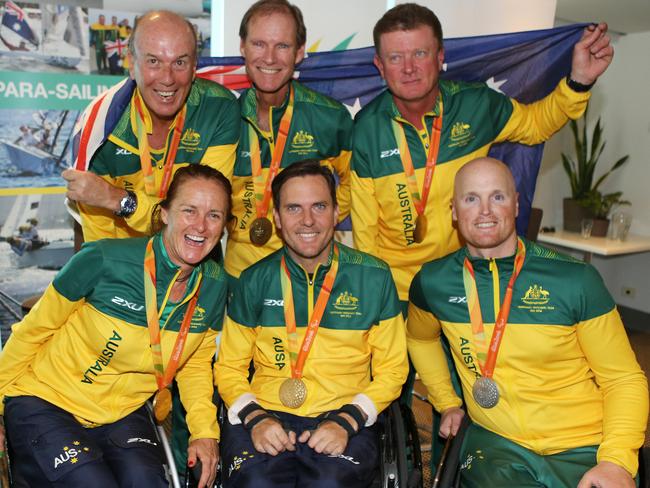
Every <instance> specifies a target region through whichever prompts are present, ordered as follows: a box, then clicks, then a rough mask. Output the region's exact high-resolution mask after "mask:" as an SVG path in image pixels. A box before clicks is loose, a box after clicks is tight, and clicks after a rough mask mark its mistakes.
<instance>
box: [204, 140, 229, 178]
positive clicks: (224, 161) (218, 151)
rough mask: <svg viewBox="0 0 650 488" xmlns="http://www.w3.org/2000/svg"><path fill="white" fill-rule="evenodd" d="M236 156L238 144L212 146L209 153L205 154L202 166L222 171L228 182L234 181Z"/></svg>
mask: <svg viewBox="0 0 650 488" xmlns="http://www.w3.org/2000/svg"><path fill="white" fill-rule="evenodd" d="M236 156H237V144H224V145H221V146H211V147H209V148H208V149H207V151H205V154H204V155H203V157H202V158H201V164H204V165H206V166H210V167H211V168H214V169H216V170H218V171H220V172H221V173H222V174H223V175H224V176H225V177H226V178H228V181H232V173H233V170H234V168H235V157H236Z"/></svg>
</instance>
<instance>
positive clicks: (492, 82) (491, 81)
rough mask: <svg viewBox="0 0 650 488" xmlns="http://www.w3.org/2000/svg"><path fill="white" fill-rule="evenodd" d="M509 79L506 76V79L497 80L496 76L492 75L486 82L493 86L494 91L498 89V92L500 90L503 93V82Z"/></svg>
mask: <svg viewBox="0 0 650 488" xmlns="http://www.w3.org/2000/svg"><path fill="white" fill-rule="evenodd" d="M507 81H508V79H507V78H506V79H505V80H500V81H496V80H495V79H494V76H492V77H490V79H489V80H485V84H486V85H487V86H488V87H490V88H492V89H493V90H494V91H497V92H499V93H503V92H502V91H501V85H503V84H504V83H506V82H507Z"/></svg>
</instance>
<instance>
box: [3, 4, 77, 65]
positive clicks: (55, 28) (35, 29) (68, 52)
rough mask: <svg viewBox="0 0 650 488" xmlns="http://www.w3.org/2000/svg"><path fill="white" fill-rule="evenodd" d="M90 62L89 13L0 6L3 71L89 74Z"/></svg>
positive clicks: (68, 8)
mask: <svg viewBox="0 0 650 488" xmlns="http://www.w3.org/2000/svg"><path fill="white" fill-rule="evenodd" d="M88 60H89V41H88V12H87V9H84V8H81V7H76V6H66V5H55V4H36V3H25V2H13V1H10V0H7V1H5V2H0V69H2V70H11V71H30V72H39V73H43V72H58V73H66V72H75V73H88V70H89V64H88Z"/></svg>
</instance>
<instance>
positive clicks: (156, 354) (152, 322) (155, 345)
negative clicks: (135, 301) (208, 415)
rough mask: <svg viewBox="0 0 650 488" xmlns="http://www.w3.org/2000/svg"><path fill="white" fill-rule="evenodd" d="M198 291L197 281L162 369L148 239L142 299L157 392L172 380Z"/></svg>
mask: <svg viewBox="0 0 650 488" xmlns="http://www.w3.org/2000/svg"><path fill="white" fill-rule="evenodd" d="M179 273H180V271H179ZM200 289H201V282H200V281H199V285H198V287H197V289H196V293H194V296H193V297H192V299H191V300H190V303H189V305H188V306H187V309H186V310H185V316H184V317H183V322H182V324H181V329H180V331H179V332H178V336H177V337H176V342H175V343H174V348H173V349H172V353H171V355H170V357H169V363H168V364H167V369H163V359H162V349H161V347H160V322H159V318H158V303H157V300H156V260H155V257H154V253H153V237H152V238H151V239H149V242H148V243H147V250H146V251H145V254H144V297H145V306H146V311H147V327H148V329H149V341H150V344H151V354H152V356H153V367H154V372H155V374H156V383H158V390H163V389H164V388H166V387H167V385H169V384H170V383H171V382H172V380H173V379H174V375H175V374H176V370H177V369H178V363H179V361H180V359H181V354H182V352H183V348H184V347H185V342H186V340H187V333H188V332H189V330H190V322H191V321H192V316H193V315H194V308H195V307H196V302H197V300H198V298H199V290H200Z"/></svg>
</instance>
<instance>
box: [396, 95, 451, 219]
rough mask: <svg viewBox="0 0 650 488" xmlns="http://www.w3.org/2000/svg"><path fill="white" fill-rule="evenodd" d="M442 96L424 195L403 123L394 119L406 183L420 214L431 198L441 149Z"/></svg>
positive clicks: (426, 171)
mask: <svg viewBox="0 0 650 488" xmlns="http://www.w3.org/2000/svg"><path fill="white" fill-rule="evenodd" d="M442 114H443V106H442V98H441V99H440V114H439V115H438V116H437V117H434V119H433V125H432V126H431V140H430V141H429V152H428V153H427V163H426V169H425V170H424V181H423V182H422V196H420V191H419V190H418V180H417V177H416V176H415V168H414V167H413V159H412V158H411V151H410V150H409V145H408V142H407V141H406V133H405V132H404V127H402V124H401V123H399V122H398V121H396V120H395V119H393V120H392V125H393V134H394V135H395V140H396V141H397V146H398V147H399V154H400V159H401V160H402V167H403V168H404V174H405V175H406V183H407V185H408V189H409V193H410V194H411V198H412V199H413V205H414V206H415V210H416V212H417V213H418V215H423V214H424V209H425V208H426V206H427V200H428V199H429V190H430V189H431V183H432V182H433V170H434V169H435V167H436V162H437V160H438V152H439V151H440V134H441V132H442Z"/></svg>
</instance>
